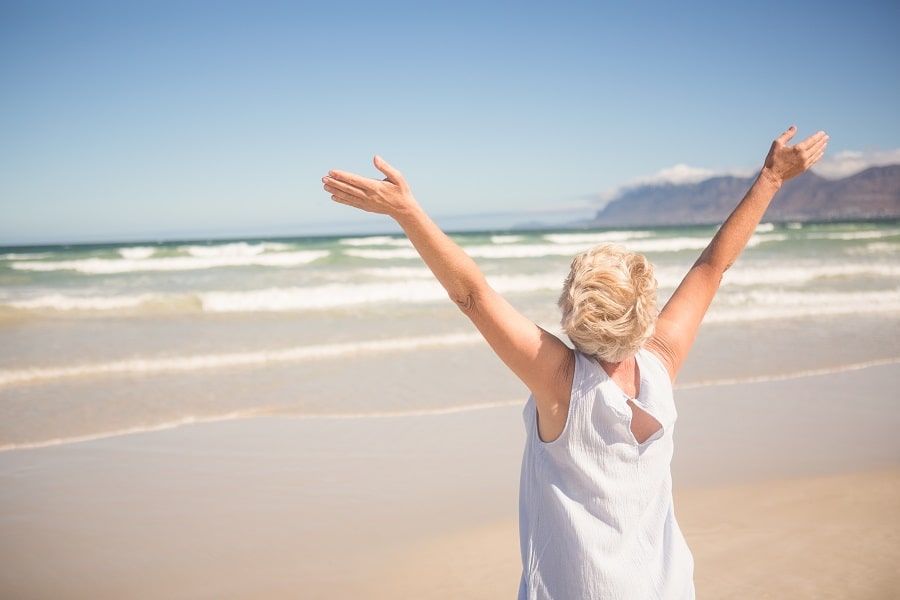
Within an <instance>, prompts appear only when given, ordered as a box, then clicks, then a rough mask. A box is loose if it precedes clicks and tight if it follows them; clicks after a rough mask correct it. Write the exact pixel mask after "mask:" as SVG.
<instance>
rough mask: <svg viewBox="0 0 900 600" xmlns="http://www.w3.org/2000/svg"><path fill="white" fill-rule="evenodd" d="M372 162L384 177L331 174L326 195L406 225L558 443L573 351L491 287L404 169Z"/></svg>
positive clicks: (543, 429)
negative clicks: (426, 205)
mask: <svg viewBox="0 0 900 600" xmlns="http://www.w3.org/2000/svg"><path fill="white" fill-rule="evenodd" d="M374 162H375V167H376V168H377V169H378V170H379V171H381V172H382V173H383V174H384V175H385V179H384V180H377V179H370V178H367V177H362V176H360V175H355V174H353V173H348V172H346V171H337V170H333V171H329V173H328V176H327V177H325V178H323V180H322V182H323V183H324V187H325V191H326V192H328V193H329V194H331V197H332V199H333V200H334V201H335V202H339V203H341V204H346V205H348V206H353V207H355V208H359V209H361V210H365V211H368V212H373V213H379V214H385V215H388V216H390V217H391V218H393V219H394V220H395V221H396V222H397V223H398V224H399V225H400V227H401V228H402V229H403V231H404V233H406V236H407V237H408V238H409V240H410V242H412V244H413V246H414V247H415V249H416V251H417V252H418V253H419V255H420V256H421V257H422V259H423V260H424V261H425V264H426V265H427V266H428V268H429V269H431V272H432V273H433V274H434V276H435V277H436V278H437V280H438V281H439V282H440V284H441V285H442V286H443V287H444V289H445V290H447V293H448V294H449V296H450V299H451V300H453V302H454V303H455V304H456V305H457V306H458V307H459V308H460V310H462V312H463V313H464V314H465V315H466V316H467V317H468V318H469V319H470V320H471V321H472V323H474V324H475V326H476V327H477V328H478V331H479V332H481V334H482V336H484V338H485V340H486V341H487V342H488V344H489V345H490V346H491V348H492V349H493V350H494V352H495V353H496V354H497V356H499V357H500V359H501V360H502V361H503V362H504V363H505V364H506V366H507V367H509V369H510V370H512V372H513V373H514V374H515V375H516V376H517V377H518V378H519V379H520V380H521V381H522V382H523V383H524V384H525V385H526V386H527V387H528V389H529V390H530V391H531V393H532V394H533V395H534V398H535V404H536V406H537V410H538V416H539V418H538V426H539V430H540V434H541V437H542V439H545V440H549V439H555V438H556V437H558V436H559V434H560V433H561V432H562V429H563V427H564V426H565V422H566V418H567V415H568V406H569V397H570V395H571V390H572V379H573V377H574V372H575V355H574V353H573V352H572V350H570V349H569V348H568V346H566V345H565V344H564V343H563V342H562V341H561V340H560V339H558V338H557V337H556V336H554V335H552V334H550V333H548V332H547V331H545V330H543V329H541V328H540V327H538V326H537V325H536V324H534V323H533V322H531V321H530V320H528V319H527V318H526V317H525V316H524V315H522V314H521V313H520V312H519V311H517V310H516V309H515V308H514V307H513V306H512V305H511V304H509V302H507V301H506V299H504V298H503V297H502V296H501V295H500V294H499V293H497V292H496V291H495V290H494V289H493V288H491V286H490V285H489V284H488V282H487V280H486V279H485V277H484V274H483V273H482V272H481V269H479V268H478V265H477V264H476V263H475V261H474V260H472V258H471V257H470V256H469V255H468V254H466V253H465V252H464V251H463V250H462V248H460V247H459V246H458V245H457V244H456V243H455V242H454V241H453V240H452V239H450V237H449V236H447V235H446V234H445V233H444V232H443V231H441V229H440V228H439V227H438V226H437V225H436V224H435V223H434V221H432V220H431V218H430V217H429V216H428V215H427V214H426V213H425V211H424V210H423V209H422V208H421V207H420V206H419V204H418V202H416V200H415V198H414V197H413V194H412V192H411V191H410V189H409V186H408V185H407V183H406V180H405V179H404V178H403V175H402V174H401V173H400V172H399V171H398V170H396V169H394V168H393V167H391V166H390V165H389V164H388V163H387V162H386V161H385V160H384V159H382V158H381V157H379V156H376V157H375V161H374ZM545 434H546V435H545Z"/></svg>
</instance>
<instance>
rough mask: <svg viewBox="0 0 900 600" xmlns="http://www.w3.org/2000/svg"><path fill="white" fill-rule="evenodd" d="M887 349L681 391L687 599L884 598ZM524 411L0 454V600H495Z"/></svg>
mask: <svg viewBox="0 0 900 600" xmlns="http://www.w3.org/2000/svg"><path fill="white" fill-rule="evenodd" d="M898 384H900V368H898V365H897V364H896V363H894V364H886V365H881V366H873V367H869V368H863V369H858V370H849V371H842V372H836V373H829V374H818V375H811V376H807V377H793V378H789V379H785V380H781V381H768V382H765V381H763V382H757V383H742V384H732V385H720V386H713V387H701V388H688V389H684V390H680V391H679V393H678V406H679V414H680V418H679V424H678V429H677V431H676V458H675V464H674V465H673V472H674V475H675V485H676V511H677V514H678V517H679V520H680V522H681V524H682V527H683V529H684V532H685V535H686V536H687V538H688V541H689V543H690V545H691V547H692V550H693V552H694V555H695V559H696V563H697V570H696V582H697V590H698V597H699V598H748V599H749V598H862V599H868V598H878V599H880V598H896V597H900V573H898V568H897V565H900V508H898V507H900V502H898V499H900V495H898V492H900V438H898V436H896V433H895V432H896V431H897V430H898V427H900V410H898V409H897V406H896V390H897V389H898ZM520 412H521V406H520V405H518V404H517V405H509V406H497V407H494V408H489V409H483V410H474V411H465V412H460V413H456V414H443V415H433V416H414V415H407V416H402V417H388V418H368V419H366V418H362V419H360V418H356V419H354V418H345V419H336V418H316V419H309V418H275V417H267V418H255V419H245V420H236V421H231V422H223V423H211V424H202V425H195V426H186V427H181V428H177V429H172V430H168V431H158V432H152V433H143V434H136V435H128V436H122V437H116V438H109V439H103V440H96V441H91V442H84V443H78V444H68V445H62V446H56V447H49V448H42V449H32V450H15V451H8V452H2V453H0V597H3V598H16V599H18V598H23V599H28V598H92V599H101V600H102V599H104V598H137V599H141V598H329V599H335V598H336V599H341V598H374V599H379V598H398V597H400V598H403V597H409V598H435V599H438V598H454V599H457V598H485V599H487V598H509V597H513V596H514V595H515V592H516V589H517V587H518V577H519V564H518V538H517V531H516V525H515V515H516V505H517V499H516V489H517V478H518V469H519V460H520V454H521V448H522V442H523V434H522V423H521V416H520Z"/></svg>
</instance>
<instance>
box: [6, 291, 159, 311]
mask: <svg viewBox="0 0 900 600" xmlns="http://www.w3.org/2000/svg"><path fill="white" fill-rule="evenodd" d="M156 297H157V296H154V295H152V294H139V295H135V296H67V295H64V294H47V295H44V296H38V297H36V298H31V299H29V300H18V301H14V302H9V303H7V304H6V306H9V307H11V308H15V309H18V310H38V311H40V310H54V311H63V312H69V311H111V310H121V309H125V308H135V307H138V306H140V305H141V304H144V303H145V302H148V301H150V300H152V299H154V298H156Z"/></svg>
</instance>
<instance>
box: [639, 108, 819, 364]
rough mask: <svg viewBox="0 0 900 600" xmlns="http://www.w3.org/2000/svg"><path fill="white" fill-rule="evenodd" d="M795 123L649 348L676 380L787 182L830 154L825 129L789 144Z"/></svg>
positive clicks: (663, 317)
mask: <svg viewBox="0 0 900 600" xmlns="http://www.w3.org/2000/svg"><path fill="white" fill-rule="evenodd" d="M796 132H797V129H796V127H793V126H792V127H791V128H790V129H788V130H787V131H785V132H784V133H783V134H781V136H779V137H778V139H776V140H775V141H774V142H772V146H771V148H770V149H769V153H768V155H767V156H766V160H765V163H764V166H763V168H762V170H761V171H760V173H759V176H758V177H757V178H756V181H754V183H753V185H752V186H751V187H750V189H749V190H748V191H747V194H746V195H745V196H744V198H743V199H742V200H741V202H740V203H739V204H738V205H737V207H736V208H735V209H734V211H733V212H732V213H731V215H730V216H729V217H728V219H726V220H725V222H724V223H723V224H722V226H721V227H720V228H719V231H718V232H716V235H715V236H714V237H713V239H712V241H710V243H709V245H708V246H707V247H706V249H705V250H704V251H703V252H702V253H701V255H700V258H698V259H697V262H695V263H694V265H693V266H692V267H691V269H690V271H688V273H687V275H686V276H685V278H684V279H683V280H682V282H681V284H680V285H679V286H678V288H677V289H676V290H675V293H674V294H672V297H671V298H670V299H669V301H668V302H667V303H666V305H665V307H664V308H663V310H662V312H661V313H660V315H659V319H658V320H657V323H656V332H655V333H654V336H653V338H651V340H650V341H649V342H648V344H647V347H648V348H649V349H650V350H652V351H653V352H654V353H655V354H656V355H657V356H659V357H660V358H661V359H662V361H663V364H664V365H665V366H666V369H667V370H668V371H669V376H670V377H671V378H672V381H675V377H676V376H677V375H678V371H679V370H680V369H681V366H682V365H683V364H684V361H685V359H686V358H687V355H688V352H689V351H690V348H691V346H692V345H693V343H694V338H695V337H696V334H697V330H698V329H699V328H700V323H701V322H702V321H703V317H704V315H705V314H706V311H707V310H708V309H709V306H710V304H711V303H712V300H713V297H714V296H715V294H716V291H718V289H719V284H720V283H721V281H722V276H723V275H724V273H725V271H727V270H728V269H729V268H730V267H731V265H732V264H734V261H736V260H737V258H738V256H740V254H741V252H743V250H744V248H745V247H746V246H747V242H748V241H750V237H751V236H752V235H753V232H754V231H755V230H756V227H757V225H759V222H760V220H761V219H762V217H763V215H764V214H765V212H766V209H767V208H768V206H769V203H770V202H771V201H772V198H774V197H775V194H776V193H777V192H778V190H779V189H781V186H782V184H783V183H784V182H785V181H787V180H789V179H792V178H794V177H796V176H797V175H800V174H801V173H804V172H805V171H806V170H807V169H809V168H810V167H811V166H812V165H814V164H815V163H816V162H817V161H818V160H819V159H820V158H822V155H823V154H824V152H825V147H826V145H827V143H828V136H827V135H825V133H824V132H822V131H820V132H818V133H816V134H814V135H811V136H810V137H808V138H806V139H805V140H803V141H802V142H798V143H796V144H794V145H793V146H788V145H787V144H788V142H790V141H791V139H792V138H793V137H794V134H795V133H796Z"/></svg>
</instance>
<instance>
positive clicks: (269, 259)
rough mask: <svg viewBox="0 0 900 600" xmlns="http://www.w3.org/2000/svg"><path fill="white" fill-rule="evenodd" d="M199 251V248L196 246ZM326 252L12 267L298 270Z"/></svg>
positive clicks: (18, 265) (131, 270)
mask: <svg viewBox="0 0 900 600" xmlns="http://www.w3.org/2000/svg"><path fill="white" fill-rule="evenodd" d="M197 248H200V246H197ZM329 254H330V252H329V251H328V250H305V251H297V252H271V253H262V254H246V255H241V254H235V255H222V254H219V255H210V256H205V257H203V256H169V257H157V258H141V259H133V258H132V259H128V258H121V259H115V258H84V259H78V260H65V261H34V262H14V263H11V266H12V268H13V269H16V270H19V271H40V272H51V271H75V272H78V273H85V274H88V275H107V274H114V273H137V272H142V271H195V270H204V269H215V268H222V267H249V266H255V267H297V266H300V265H305V264H309V263H311V262H314V261H316V260H319V259H322V258H325V257H326V256H328V255H329Z"/></svg>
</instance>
